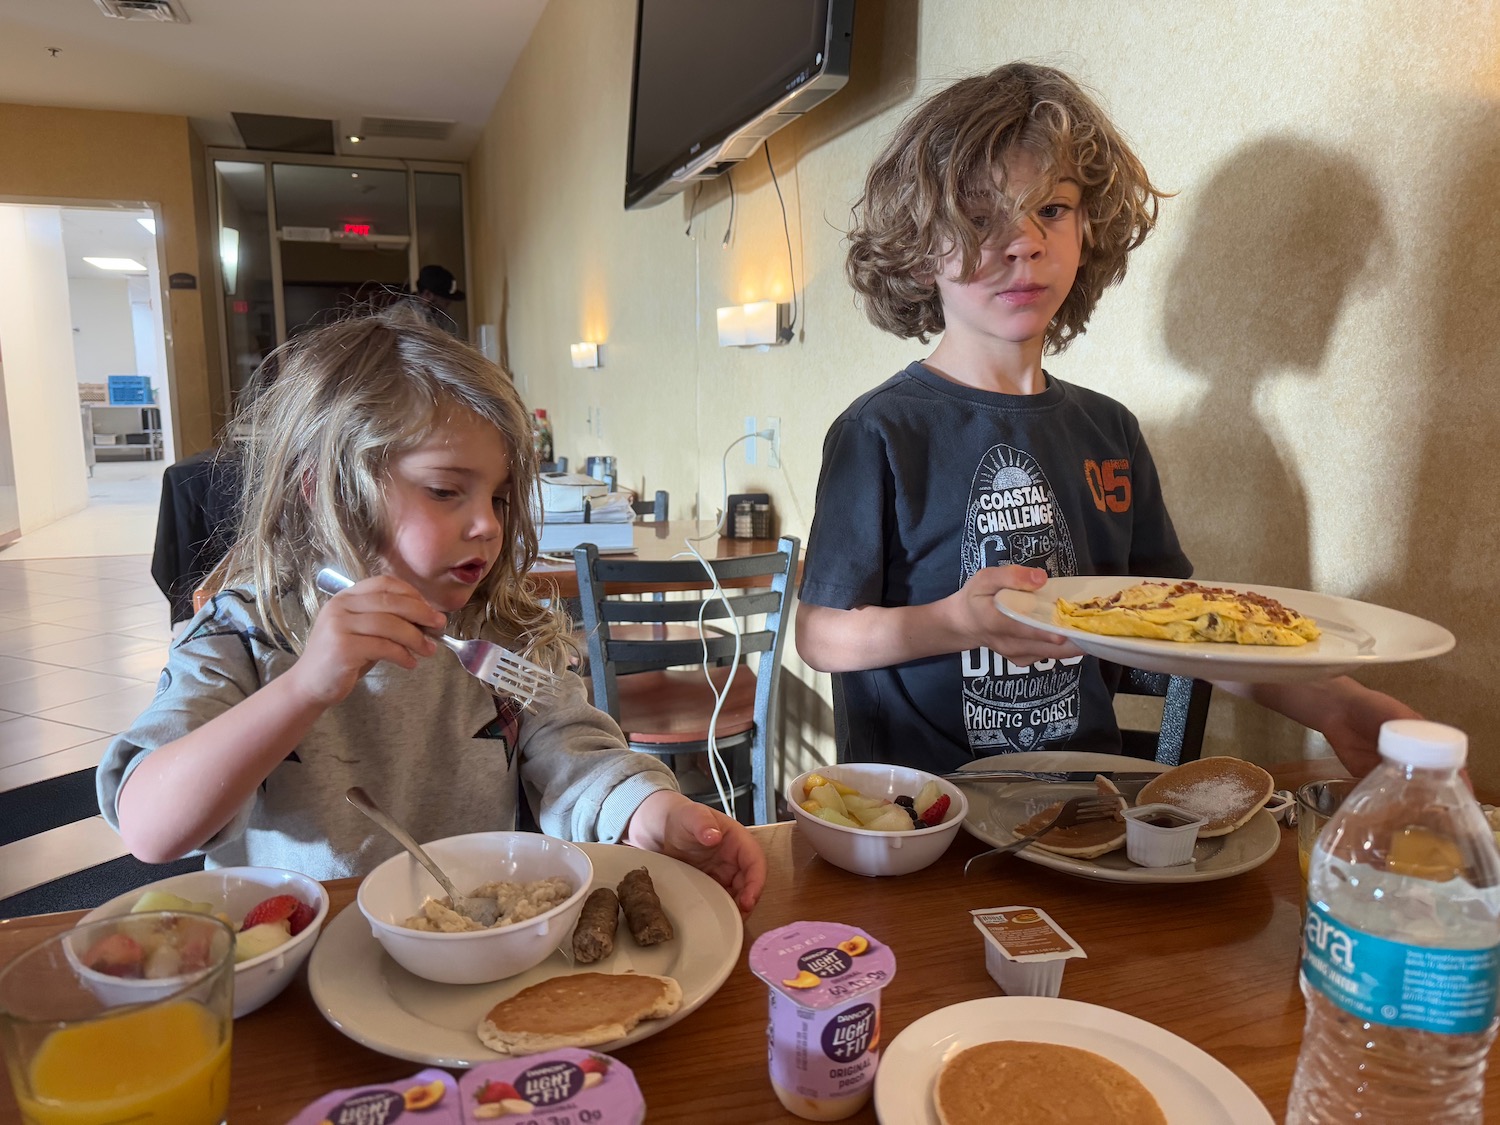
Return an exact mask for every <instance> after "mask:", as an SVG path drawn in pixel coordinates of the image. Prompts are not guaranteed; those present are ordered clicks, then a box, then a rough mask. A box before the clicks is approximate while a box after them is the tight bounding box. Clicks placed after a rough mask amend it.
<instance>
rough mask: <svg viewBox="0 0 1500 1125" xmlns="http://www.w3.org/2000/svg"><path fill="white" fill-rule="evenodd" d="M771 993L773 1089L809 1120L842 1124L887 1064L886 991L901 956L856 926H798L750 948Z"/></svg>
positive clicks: (763, 938) (773, 933) (752, 965)
mask: <svg viewBox="0 0 1500 1125" xmlns="http://www.w3.org/2000/svg"><path fill="white" fill-rule="evenodd" d="M750 971H751V972H753V973H754V974H755V975H756V976H758V977H760V979H761V980H763V981H765V982H766V985H767V986H768V987H769V988H770V996H771V998H770V1022H769V1026H768V1027H767V1030H766V1040H767V1060H768V1063H769V1066H770V1071H771V1088H772V1089H773V1090H775V1091H776V1097H777V1098H778V1099H780V1101H781V1104H782V1105H783V1106H785V1107H786V1108H787V1110H788V1111H789V1112H791V1113H795V1114H796V1115H797V1116H798V1117H804V1118H806V1119H807V1120H809V1121H842V1120H843V1119H844V1118H846V1117H850V1116H852V1115H853V1114H856V1113H858V1112H859V1111H860V1109H861V1108H863V1107H864V1105H865V1103H866V1102H867V1101H869V1100H870V1091H871V1089H872V1088H873V1084H874V1081H875V1068H876V1067H877V1066H878V1065H879V1064H880V990H881V989H883V988H884V987H885V986H886V985H888V984H889V983H890V982H891V978H892V977H894V976H895V975H896V955H895V954H894V953H892V952H891V949H890V947H889V946H886V945H883V944H881V943H880V942H877V941H876V940H875V939H874V938H872V937H871V936H870V935H869V934H867V933H866V932H865V931H864V930H861V929H859V928H858V927H857V926H848V925H844V924H843V923H840V922H793V923H792V924H791V925H789V926H782V927H780V928H779V929H775V930H770V931H768V932H766V933H764V934H762V935H761V936H760V937H759V938H757V939H756V941H755V944H754V945H752V946H751V947H750Z"/></svg>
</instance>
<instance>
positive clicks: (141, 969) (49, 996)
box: [0, 912, 234, 1125]
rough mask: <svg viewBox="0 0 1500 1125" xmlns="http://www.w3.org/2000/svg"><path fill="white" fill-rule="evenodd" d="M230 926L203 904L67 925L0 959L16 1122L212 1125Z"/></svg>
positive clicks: (220, 1083)
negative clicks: (197, 910)
mask: <svg viewBox="0 0 1500 1125" xmlns="http://www.w3.org/2000/svg"><path fill="white" fill-rule="evenodd" d="M233 1011H234V932H233V931H232V930H231V929H230V928H229V926H228V925H226V924H225V923H224V922H222V921H220V920H219V919H217V918H212V917H209V916H207V915H204V914H190V913H177V912H153V913H147V914H131V915H126V916H124V917H122V918H111V919H105V920H102V921H99V922H92V923H90V924H88V925H85V926H78V927H76V928H74V929H71V930H67V931H65V932H63V933H60V934H56V935H54V936H53V937H51V938H49V939H47V940H46V941H44V942H42V944H40V945H38V946H36V947H34V948H32V949H29V950H27V951H26V952H25V953H23V954H21V956H20V957H18V958H16V959H15V960H14V961H12V962H11V963H10V964H9V965H7V966H6V967H5V968H3V969H0V1048H3V1050H4V1054H5V1062H6V1066H7V1067H8V1069H9V1071H10V1081H11V1086H12V1088H13V1089H14V1090H15V1093H16V1100H17V1101H18V1102H19V1103H20V1106H21V1120H22V1121H23V1122H24V1123H25V1125H110V1123H114V1122H122V1121H129V1122H130V1123H131V1125H221V1123H222V1122H223V1121H224V1120H225V1117H226V1115H227V1112H228V1106H229V1044H230V1038H231V1034H232V1031H233V1027H234V1017H233Z"/></svg>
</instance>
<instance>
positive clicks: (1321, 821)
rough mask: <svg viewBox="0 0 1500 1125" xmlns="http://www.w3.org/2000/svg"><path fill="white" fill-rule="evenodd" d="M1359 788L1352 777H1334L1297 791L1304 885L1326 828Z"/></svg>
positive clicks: (1298, 842) (1299, 853) (1299, 844)
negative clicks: (1314, 846)
mask: <svg viewBox="0 0 1500 1125" xmlns="http://www.w3.org/2000/svg"><path fill="white" fill-rule="evenodd" d="M1358 784H1359V782H1358V781H1357V780H1355V779H1354V778H1352V777H1330V778H1328V779H1327V780H1326V781H1309V782H1308V783H1307V784H1306V785H1304V786H1302V787H1301V788H1300V789H1298V790H1297V865H1298V866H1299V867H1301V868H1302V882H1303V884H1304V885H1305V884H1306V883H1307V866H1308V864H1309V863H1310V862H1311V861H1312V851H1313V845H1314V844H1315V843H1317V842H1318V836H1319V835H1320V834H1321V833H1322V831H1323V826H1324V825H1325V824H1327V823H1328V822H1329V821H1330V820H1332V819H1333V814H1334V813H1336V812H1338V811H1339V806H1340V805H1342V804H1343V803H1344V798H1345V797H1347V796H1349V794H1350V793H1353V792H1354V787H1355V786H1356V785H1358Z"/></svg>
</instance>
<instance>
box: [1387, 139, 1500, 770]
mask: <svg viewBox="0 0 1500 1125" xmlns="http://www.w3.org/2000/svg"><path fill="white" fill-rule="evenodd" d="M1481 112H1482V113H1483V116H1482V117H1480V118H1478V119H1477V120H1475V119H1470V120H1466V121H1460V122H1458V123H1457V126H1456V127H1457V129H1458V133H1459V135H1458V136H1457V137H1456V138H1453V139H1451V140H1449V141H1448V143H1446V144H1442V143H1438V141H1439V140H1441V138H1435V141H1434V144H1433V148H1432V151H1434V152H1443V153H1444V158H1443V167H1444V168H1445V169H1446V171H1444V172H1443V174H1442V175H1441V176H1440V178H1439V179H1438V180H1437V181H1436V182H1438V183H1441V184H1442V185H1443V191H1442V193H1441V196H1440V197H1439V198H1435V199H1432V200H1430V201H1429V202H1430V204H1431V206H1430V207H1428V208H1425V209H1424V210H1425V211H1426V213H1428V214H1431V215H1433V216H1434V217H1435V222H1436V223H1437V224H1439V225H1437V226H1436V229H1434V231H1433V232H1432V236H1431V237H1430V238H1423V239H1422V240H1421V241H1420V243H1419V244H1418V245H1419V246H1420V249H1421V250H1422V251H1423V254H1424V258H1425V263H1426V267H1427V272H1426V273H1425V274H1424V276H1430V277H1432V278H1433V279H1434V281H1435V282H1436V284H1434V285H1433V286H1432V287H1431V288H1430V290H1428V291H1427V293H1426V294H1425V295H1426V296H1428V297H1429V299H1430V301H1431V305H1430V307H1428V308H1427V310H1426V315H1425V317H1424V320H1425V321H1426V322H1427V323H1428V324H1430V325H1431V328H1430V332H1429V335H1428V338H1427V339H1426V340H1425V341H1424V344H1425V349H1426V352H1427V356H1428V360H1427V363H1426V365H1425V368H1424V369H1423V370H1419V371H1413V372H1410V373H1409V375H1408V380H1409V383H1408V387H1409V390H1408V391H1407V393H1408V394H1409V395H1410V399H1411V401H1412V403H1413V411H1414V412H1415V411H1418V410H1420V411H1421V412H1422V413H1425V414H1430V415H1431V418H1432V421H1431V423H1430V424H1429V425H1428V427H1427V428H1426V430H1425V432H1424V437H1423V441H1422V445H1421V447H1420V449H1417V450H1412V451H1406V450H1393V451H1392V457H1391V468H1390V470H1389V471H1381V470H1380V468H1379V467H1378V466H1376V467H1374V471H1373V472H1372V474H1371V477H1372V479H1371V487H1375V488H1382V489H1389V490H1392V491H1393V492H1398V493H1407V494H1408V497H1409V498H1408V500H1407V503H1406V509H1407V511H1409V513H1410V516H1409V519H1410V527H1409V530H1408V538H1407V559H1406V564H1405V566H1403V567H1402V568H1401V569H1400V571H1399V572H1397V575H1396V576H1395V577H1394V578H1393V579H1392V581H1391V583H1390V584H1389V585H1387V586H1385V587H1382V588H1380V589H1377V590H1373V591H1371V592H1370V598H1371V600H1373V601H1377V602H1381V603H1383V604H1385V605H1390V606H1394V607H1396V608H1398V609H1403V610H1406V611H1408V612H1410V613H1415V614H1417V615H1418V616H1421V617H1425V618H1428V619H1429V620H1432V621H1437V622H1439V623H1441V624H1442V625H1445V626H1446V627H1447V628H1449V629H1450V630H1452V631H1453V633H1454V635H1455V636H1456V637H1457V638H1458V645H1457V647H1456V648H1455V649H1454V651H1453V652H1451V653H1449V654H1448V655H1447V656H1444V657H1440V658H1439V659H1437V660H1429V661H1424V662H1422V663H1420V664H1405V665H1399V666H1395V667H1392V668H1389V669H1383V670H1381V671H1380V673H1379V674H1378V675H1377V674H1371V675H1368V676H1361V677H1360V678H1361V679H1362V680H1364V681H1365V682H1367V683H1369V684H1370V685H1371V686H1373V687H1379V688H1381V689H1382V690H1384V691H1388V692H1391V693H1392V694H1394V695H1396V696H1398V697H1400V698H1401V699H1403V700H1406V701H1407V702H1409V703H1410V704H1411V705H1412V706H1413V707H1415V708H1416V709H1417V710H1419V711H1422V712H1423V713H1424V714H1426V715H1427V717H1428V718H1431V719H1434V720H1436V721H1438V722H1444V723H1450V724H1452V725H1453V726H1456V727H1458V728H1460V729H1461V730H1464V731H1467V732H1468V734H1469V737H1470V738H1471V740H1472V743H1471V748H1470V751H1469V765H1470V770H1471V773H1472V774H1473V778H1474V783H1475V785H1476V786H1477V787H1478V788H1479V790H1480V791H1481V793H1485V792H1487V793H1488V794H1489V795H1490V796H1491V798H1493V795H1494V794H1495V793H1496V792H1497V791H1500V754H1497V753H1496V751H1495V730H1496V719H1497V705H1496V699H1497V696H1496V684H1497V683H1500V631H1497V629H1496V625H1495V620H1496V614H1495V608H1496V604H1497V595H1496V583H1495V569H1496V560H1497V558H1500V535H1497V532H1496V528H1497V527H1500V489H1497V488H1496V485H1495V480H1496V470H1495V466H1494V464H1492V463H1491V460H1490V459H1491V458H1492V457H1494V456H1495V455H1496V451H1497V450H1500V334H1497V332H1496V331H1495V307H1496V304H1497V303H1500V199H1497V185H1500V114H1496V113H1495V112H1493V110H1483V111H1481ZM1425 288H1426V287H1424V289H1425ZM1417 404H1420V405H1417ZM1380 533H1381V532H1380V529H1379V528H1372V529H1371V534H1372V535H1379V534H1380Z"/></svg>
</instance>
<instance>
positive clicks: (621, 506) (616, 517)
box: [542, 492, 635, 524]
mask: <svg viewBox="0 0 1500 1125" xmlns="http://www.w3.org/2000/svg"><path fill="white" fill-rule="evenodd" d="M630 499H631V497H630V493H628V492H610V493H607V494H606V495H604V496H595V497H591V498H590V499H589V501H588V505H589V522H590V523H633V522H634V521H635V509H634V508H633V507H632V506H631V503H630ZM542 523H543V524H549V523H583V512H582V511H576V512H555V511H552V510H551V509H550V508H544V509H543V510H542Z"/></svg>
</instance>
